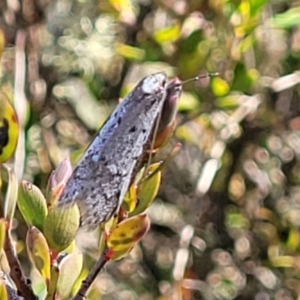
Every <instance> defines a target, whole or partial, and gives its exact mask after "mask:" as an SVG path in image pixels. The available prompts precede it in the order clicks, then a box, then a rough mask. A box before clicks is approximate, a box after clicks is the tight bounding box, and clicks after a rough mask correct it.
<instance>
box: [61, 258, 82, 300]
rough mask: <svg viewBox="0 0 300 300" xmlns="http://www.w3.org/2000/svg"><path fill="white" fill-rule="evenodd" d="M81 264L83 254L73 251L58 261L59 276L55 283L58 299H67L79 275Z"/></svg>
mask: <svg viewBox="0 0 300 300" xmlns="http://www.w3.org/2000/svg"><path fill="white" fill-rule="evenodd" d="M82 264H83V255H82V253H80V252H74V253H71V254H69V255H67V256H66V257H64V258H63V259H62V261H61V262H60V263H59V277H58V283H57V294H58V295H59V297H60V299H68V297H69V296H70V294H71V292H72V290H73V286H74V284H75V282H76V280H77V278H78V277H79V275H80V273H81V270H82Z"/></svg>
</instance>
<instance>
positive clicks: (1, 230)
mask: <svg viewBox="0 0 300 300" xmlns="http://www.w3.org/2000/svg"><path fill="white" fill-rule="evenodd" d="M5 230H6V220H5V219H0V256H1V253H2V250H3V247H4V242H5Z"/></svg>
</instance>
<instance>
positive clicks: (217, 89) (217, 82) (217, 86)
mask: <svg viewBox="0 0 300 300" xmlns="http://www.w3.org/2000/svg"><path fill="white" fill-rule="evenodd" d="M211 88H212V90H213V93H214V94H215V95H216V96H218V97H221V96H224V95H226V94H228V92H229V90H230V88H229V85H228V83H227V82H226V81H225V80H223V79H222V78H220V77H213V78H212V80H211Z"/></svg>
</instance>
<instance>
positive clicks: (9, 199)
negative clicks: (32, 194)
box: [1, 165, 18, 222]
mask: <svg viewBox="0 0 300 300" xmlns="http://www.w3.org/2000/svg"><path fill="white" fill-rule="evenodd" d="M2 166H3V167H4V168H3V169H2V170H1V171H2V174H1V175H2V176H1V177H2V179H4V180H5V179H6V182H7V188H6V192H5V200H4V217H5V218H6V220H8V221H9V222H11V220H12V219H13V217H14V214H15V209H16V204H17V198H18V180H17V178H16V176H15V173H14V171H13V170H12V169H11V168H10V167H9V166H6V165H2ZM3 170H6V172H5V173H6V174H5V173H4V172H3Z"/></svg>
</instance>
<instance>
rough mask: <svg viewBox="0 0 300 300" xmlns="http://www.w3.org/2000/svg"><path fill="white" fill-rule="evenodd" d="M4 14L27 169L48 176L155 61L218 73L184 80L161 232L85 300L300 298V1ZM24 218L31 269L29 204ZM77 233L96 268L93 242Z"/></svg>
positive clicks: (42, 180)
mask: <svg viewBox="0 0 300 300" xmlns="http://www.w3.org/2000/svg"><path fill="white" fill-rule="evenodd" d="M0 12H2V13H1V15H0V28H1V30H2V33H3V34H4V37H5V39H4V42H1V43H0V46H1V47H0V48H3V46H4V44H5V49H4V50H3V54H2V62H1V85H2V87H3V88H5V89H7V90H12V89H14V95H15V99H16V100H15V101H16V108H17V110H19V115H21V116H22V117H21V120H20V123H21V126H23V128H24V134H25V149H24V151H23V153H24V154H25V155H24V157H20V158H19V161H18V163H19V167H18V170H19V174H18V175H19V176H20V177H22V178H24V179H27V180H30V181H31V182H33V183H35V184H36V185H38V186H39V187H40V188H41V189H42V190H45V188H46V183H47V179H48V177H49V173H50V172H51V170H53V169H54V168H55V167H56V166H57V164H58V163H59V162H60V161H62V159H63V158H65V157H68V156H70V157H71V159H72V161H73V162H74V163H75V162H76V161H77V159H78V157H79V155H80V154H81V153H82V151H84V149H85V147H86V146H87V145H88V143H89V142H90V141H91V139H92V137H93V136H94V135H95V133H96V132H97V130H98V129H99V127H100V126H101V124H102V123H103V122H104V121H105V119H106V118H107V116H108V115H109V113H110V112H111V111H112V109H113V108H114V107H116V105H117V103H118V98H119V97H124V96H125V95H126V94H127V93H128V91H130V90H131V89H132V88H133V86H134V85H135V84H136V83H137V82H138V81H139V80H140V79H141V78H142V77H144V76H145V75H146V74H149V73H153V72H158V71H166V72H167V73H168V74H169V76H170V77H172V76H178V77H180V78H181V79H187V78H190V77H193V76H196V75H198V74H206V73H207V72H219V73H220V75H219V76H217V77H213V78H204V79H201V80H199V81H198V82H196V83H189V84H187V85H185V86H184V93H183V95H182V97H181V100H180V103H179V113H178V127H177V130H176V133H175V137H174V138H173V139H172V140H171V141H170V142H169V145H168V146H166V148H165V149H164V151H162V152H161V154H160V156H159V158H162V159H165V158H166V157H167V156H168V154H169V152H170V148H171V147H173V146H174V145H175V144H176V143H177V142H178V141H179V142H181V143H182V149H181V151H180V153H179V154H178V155H177V156H176V157H175V158H174V159H173V160H172V162H170V163H169V164H168V165H167V166H166V168H165V169H164V171H163V182H162V185H161V188H160V191H159V194H158V197H157V199H156V201H155V202H154V204H153V205H152V206H151V207H150V208H149V215H150V217H151V220H152V226H151V230H150V231H149V233H148V234H147V235H146V236H145V237H144V239H143V240H142V242H141V243H140V244H139V245H138V246H137V247H136V248H135V249H134V250H133V251H132V252H131V253H130V255H128V257H127V258H125V259H123V260H121V261H119V262H113V263H110V264H109V265H108V266H107V267H106V268H105V270H104V271H103V272H102V273H101V274H100V275H99V276H98V278H97V281H96V283H95V284H94V285H93V287H92V289H91V292H90V294H89V299H99V297H100V295H101V299H120V300H123V299H124V300H125V299H126V300H127V299H128V300H131V299H142V300H151V299H160V300H162V299H175V300H176V299H186V300H187V299H210V300H214V299H256V300H269V299H285V300H287V299H300V234H299V225H300V186H299V182H300V114H299V112H300V107H299V95H300V89H299V82H300V72H299V58H300V26H299V25H300V1H296V0H295V1H287V0H286V1H284V0H280V1H277V0H273V1H267V0H242V1H240V0H236V1H226V0H216V1H214V0H211V1H201V0H191V1H187V0H156V1H151V0H124V1H121V0H119V1H118V0H110V1H107V0H99V1H96V0H91V1H87V0H78V1H75V0H61V1H58V0H54V1H50V0H37V1H35V0H27V1H18V0H7V1H1V2H0ZM0 51H2V49H0ZM116 159H117V157H116ZM15 231H16V237H17V239H18V240H19V243H18V249H19V253H20V259H21V261H22V263H23V264H24V266H25V267H26V266H27V273H28V274H29V267H28V262H27V261H26V260H25V255H24V254H23V256H22V252H24V251H25V249H24V242H22V241H24V235H25V233H26V225H25V224H24V222H22V220H21V218H19V224H18V226H16V230H15ZM77 242H78V245H79V247H80V248H81V249H82V250H83V251H84V253H85V257H84V259H85V266H86V271H87V270H88V269H90V268H91V266H92V265H93V262H94V260H95V258H96V257H97V243H96V241H95V238H94V237H93V235H92V234H87V233H85V232H80V233H79V235H78V239H77ZM22 257H24V259H22ZM31 276H33V277H34V276H38V275H37V274H31ZM298 295H299V296H298Z"/></svg>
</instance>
